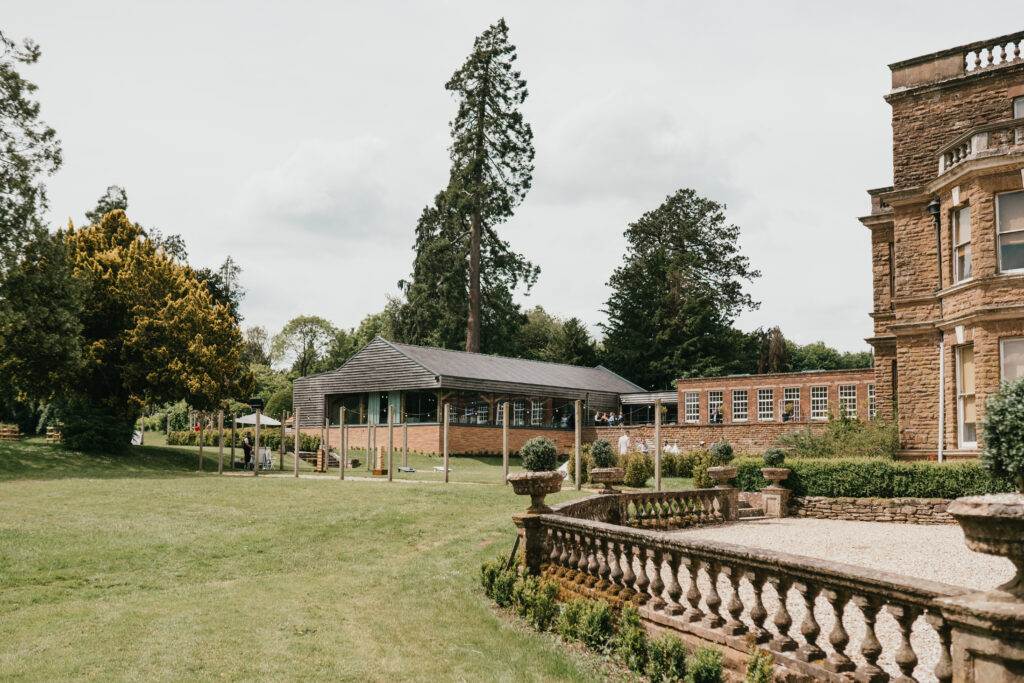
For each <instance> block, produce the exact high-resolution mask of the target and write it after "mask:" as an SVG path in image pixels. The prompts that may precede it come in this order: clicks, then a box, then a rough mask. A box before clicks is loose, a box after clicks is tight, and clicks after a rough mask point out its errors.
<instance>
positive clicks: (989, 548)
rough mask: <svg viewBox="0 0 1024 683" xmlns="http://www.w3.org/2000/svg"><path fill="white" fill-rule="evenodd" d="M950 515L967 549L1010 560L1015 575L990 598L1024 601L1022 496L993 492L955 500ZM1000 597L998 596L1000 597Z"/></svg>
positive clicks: (1023, 500)
mask: <svg viewBox="0 0 1024 683" xmlns="http://www.w3.org/2000/svg"><path fill="white" fill-rule="evenodd" d="M949 514H951V515H953V518H954V519H956V521H957V523H958V524H960V527H961V528H962V529H963V530H964V540H965V541H966V542H967V547H968V548H970V549H971V550H975V551H977V552H979V553H986V554H988V555H1000V556H1002V557H1006V558H1009V560H1010V561H1011V562H1013V564H1014V566H1016V567H1017V575H1016V576H1015V577H1013V578H1012V579H1010V581H1008V582H1007V583H1004V584H1003V585H1002V586H999V587H998V588H996V589H995V590H994V591H993V594H995V595H993V594H990V596H989V597H991V598H995V599H1000V598H1001V599H1004V600H1007V601H1020V600H1024V494H1022V493H995V494H989V495H986V496H968V497H966V498H957V499H956V500H955V501H953V503H952V505H950V506H949ZM999 594H1001V595H999Z"/></svg>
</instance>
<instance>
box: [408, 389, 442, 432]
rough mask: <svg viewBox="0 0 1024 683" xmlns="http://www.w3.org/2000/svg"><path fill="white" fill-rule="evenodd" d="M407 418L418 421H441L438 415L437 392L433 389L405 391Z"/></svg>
mask: <svg viewBox="0 0 1024 683" xmlns="http://www.w3.org/2000/svg"><path fill="white" fill-rule="evenodd" d="M405 419H406V421H407V422H409V423H411V424H415V423H417V422H440V420H439V419H438V417H437V394H436V393H435V392H433V391H407V392H405Z"/></svg>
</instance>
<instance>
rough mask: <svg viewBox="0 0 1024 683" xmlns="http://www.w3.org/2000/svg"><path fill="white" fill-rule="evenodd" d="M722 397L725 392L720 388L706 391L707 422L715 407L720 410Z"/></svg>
mask: <svg viewBox="0 0 1024 683" xmlns="http://www.w3.org/2000/svg"><path fill="white" fill-rule="evenodd" d="M724 398H725V393H724V392H723V391H722V390H721V389H711V390H709V391H708V422H711V416H712V415H714V414H715V409H719V410H721V408H722V406H723V405H724V402H723V400H724ZM716 401H717V402H716Z"/></svg>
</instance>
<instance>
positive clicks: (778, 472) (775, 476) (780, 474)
mask: <svg viewBox="0 0 1024 683" xmlns="http://www.w3.org/2000/svg"><path fill="white" fill-rule="evenodd" d="M790 471H791V470H790V469H789V468H788V467H762V468H761V475H762V476H763V477H764V478H765V479H767V480H768V481H770V482H771V484H769V485H768V488H773V489H779V488H782V487H781V486H779V482H780V481H785V480H786V478H787V477H789V473H790Z"/></svg>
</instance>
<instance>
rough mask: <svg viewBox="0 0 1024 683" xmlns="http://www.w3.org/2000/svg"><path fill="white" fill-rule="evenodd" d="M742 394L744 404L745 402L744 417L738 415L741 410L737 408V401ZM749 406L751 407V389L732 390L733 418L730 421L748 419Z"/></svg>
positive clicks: (744, 420)
mask: <svg viewBox="0 0 1024 683" xmlns="http://www.w3.org/2000/svg"><path fill="white" fill-rule="evenodd" d="M740 396H742V397H743V401H742V404H743V417H737V416H736V414H737V412H739V411H737V410H736V406H737V402H738V399H739V397H740ZM749 408H750V390H749V389H733V390H732V416H731V420H730V421H732V422H746V421H747V419H748V416H749V415H750V410H749Z"/></svg>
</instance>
